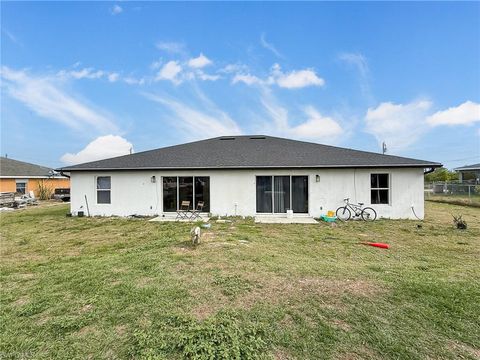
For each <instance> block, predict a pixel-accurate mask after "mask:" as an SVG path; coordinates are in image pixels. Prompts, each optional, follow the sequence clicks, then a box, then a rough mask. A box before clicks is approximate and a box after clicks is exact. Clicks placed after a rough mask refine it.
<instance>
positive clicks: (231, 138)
mask: <svg viewBox="0 0 480 360" xmlns="http://www.w3.org/2000/svg"><path fill="white" fill-rule="evenodd" d="M220 140H235V138H234V137H222V138H220Z"/></svg>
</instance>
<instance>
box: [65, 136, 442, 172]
mask: <svg viewBox="0 0 480 360" xmlns="http://www.w3.org/2000/svg"><path fill="white" fill-rule="evenodd" d="M439 166H441V164H439V163H436V162H431V161H423V160H415V159H408V158H403V157H399V156H391V155H382V154H377V153H371V152H365V151H358V150H352V149H345V148H339V147H334V146H327V145H320V144H315V143H310V142H303V141H296V140H289V139H282V138H277V137H271V136H263V135H250V136H231V137H230V136H223V137H218V138H213V139H207V140H201V141H196V142H192V143H187V144H181V145H175V146H169V147H165V148H160V149H156V150H150V151H144V152H140V153H136V154H132V155H125V156H120V157H115V158H111V159H105V160H99V161H93V162H89V163H85V164H80V165H75V166H68V167H65V168H63V169H61V170H63V171H75V170H113V169H123V170H127V169H201V168H208V169H218V168H222V169H223V168H231V169H234V168H283V167H297V168H298V167H301V168H312V167H313V168H317V167H322V168H334V167H439Z"/></svg>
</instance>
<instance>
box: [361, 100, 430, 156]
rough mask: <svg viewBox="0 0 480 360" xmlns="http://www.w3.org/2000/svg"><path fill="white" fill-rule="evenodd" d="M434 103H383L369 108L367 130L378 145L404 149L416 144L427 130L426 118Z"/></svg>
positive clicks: (424, 101)
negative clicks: (382, 144) (384, 143)
mask: <svg viewBox="0 0 480 360" xmlns="http://www.w3.org/2000/svg"><path fill="white" fill-rule="evenodd" d="M431 106H432V103H431V102H430V101H426V100H420V101H416V102H411V103H409V104H393V103H391V102H384V103H381V104H380V105H379V106H377V107H376V108H369V109H368V111H367V114H366V116H365V122H366V130H367V132H369V133H370V134H373V135H374V136H375V137H376V139H377V141H378V143H379V144H381V143H382V142H383V141H385V142H386V143H387V146H388V147H389V148H392V149H404V148H406V147H408V146H409V145H411V144H413V143H414V142H416V141H417V140H418V139H419V138H420V137H421V136H422V135H423V133H425V131H426V130H427V126H426V123H425V118H426V116H427V113H428V111H429V110H430V108H431Z"/></svg>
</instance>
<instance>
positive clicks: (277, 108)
mask: <svg viewBox="0 0 480 360" xmlns="http://www.w3.org/2000/svg"><path fill="white" fill-rule="evenodd" d="M261 102H262V105H263V107H264V109H265V110H266V112H267V114H268V115H269V117H270V118H271V119H272V120H273V123H267V124H266V126H265V127H266V128H265V129H264V131H266V132H268V133H272V134H276V135H279V136H285V137H289V138H296V139H302V140H313V141H321V142H327V143H334V142H335V141H336V140H337V138H338V137H339V136H340V135H341V134H343V133H344V129H343V128H342V126H341V125H340V123H339V122H338V121H337V120H335V119H333V118H332V117H328V116H323V115H322V114H321V113H320V112H319V111H318V110H317V109H316V108H315V107H313V106H312V105H309V106H306V107H304V108H303V109H302V113H303V116H304V118H305V120H304V121H303V122H301V123H299V124H297V125H293V126H292V125H290V124H289V114H288V110H287V109H286V108H285V107H283V106H281V105H279V104H278V102H277V100H276V99H275V98H274V97H273V96H272V94H271V93H270V92H269V91H268V90H266V91H265V92H264V94H263V96H262V98H261Z"/></svg>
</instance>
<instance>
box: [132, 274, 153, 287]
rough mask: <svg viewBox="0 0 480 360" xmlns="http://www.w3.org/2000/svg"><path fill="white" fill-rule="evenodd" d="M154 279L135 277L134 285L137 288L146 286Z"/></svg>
mask: <svg viewBox="0 0 480 360" xmlns="http://www.w3.org/2000/svg"><path fill="white" fill-rule="evenodd" d="M153 280H154V279H153V278H151V277H142V278H140V279H137V281H136V282H135V285H136V286H137V287H139V288H144V287H147V286H148V285H149V284H150V283H151V282H152V281H153Z"/></svg>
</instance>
